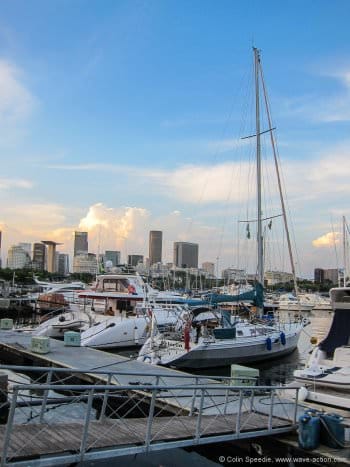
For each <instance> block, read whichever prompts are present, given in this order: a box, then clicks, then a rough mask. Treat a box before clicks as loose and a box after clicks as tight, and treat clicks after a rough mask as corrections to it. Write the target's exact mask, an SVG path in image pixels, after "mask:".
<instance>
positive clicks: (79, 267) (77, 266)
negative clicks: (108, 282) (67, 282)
mask: <svg viewBox="0 0 350 467" xmlns="http://www.w3.org/2000/svg"><path fill="white" fill-rule="evenodd" d="M97 271H98V267H97V257H96V255H95V254H93V253H87V254H86V255H83V254H79V255H76V256H74V258H73V272H74V273H77V274H82V273H88V274H93V275H95V274H97Z"/></svg>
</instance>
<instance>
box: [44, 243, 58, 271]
mask: <svg viewBox="0 0 350 467" xmlns="http://www.w3.org/2000/svg"><path fill="white" fill-rule="evenodd" d="M42 243H44V244H45V245H46V246H47V272H56V246H57V245H62V243H57V242H52V241H51V240H42Z"/></svg>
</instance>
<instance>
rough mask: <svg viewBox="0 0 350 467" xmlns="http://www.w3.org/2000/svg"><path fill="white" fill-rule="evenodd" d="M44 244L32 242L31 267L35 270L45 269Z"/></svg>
mask: <svg viewBox="0 0 350 467" xmlns="http://www.w3.org/2000/svg"><path fill="white" fill-rule="evenodd" d="M45 260H46V246H45V245H44V244H43V243H34V245H33V260H32V267H33V269H34V270H35V271H44V270H45Z"/></svg>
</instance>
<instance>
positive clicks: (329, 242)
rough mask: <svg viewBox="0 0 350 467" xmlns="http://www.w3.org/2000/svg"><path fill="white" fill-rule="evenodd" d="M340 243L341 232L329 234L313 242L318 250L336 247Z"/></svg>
mask: <svg viewBox="0 0 350 467" xmlns="http://www.w3.org/2000/svg"><path fill="white" fill-rule="evenodd" d="M339 242H340V232H328V233H326V234H324V235H321V237H318V238H316V239H315V240H313V241H312V244H313V246H314V247H316V248H329V247H334V245H337V244H338V243H339Z"/></svg>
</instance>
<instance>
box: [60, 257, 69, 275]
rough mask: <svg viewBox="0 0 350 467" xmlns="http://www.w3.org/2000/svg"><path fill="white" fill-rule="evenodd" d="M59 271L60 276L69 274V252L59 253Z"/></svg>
mask: <svg viewBox="0 0 350 467" xmlns="http://www.w3.org/2000/svg"><path fill="white" fill-rule="evenodd" d="M57 272H58V274H59V275H60V276H68V274H69V255H67V253H58V265H57Z"/></svg>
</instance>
